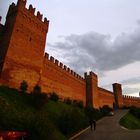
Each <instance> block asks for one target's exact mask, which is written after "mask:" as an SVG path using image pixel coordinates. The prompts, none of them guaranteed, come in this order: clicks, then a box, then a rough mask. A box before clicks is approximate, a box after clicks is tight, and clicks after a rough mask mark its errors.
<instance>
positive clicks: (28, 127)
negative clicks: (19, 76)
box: [0, 87, 71, 140]
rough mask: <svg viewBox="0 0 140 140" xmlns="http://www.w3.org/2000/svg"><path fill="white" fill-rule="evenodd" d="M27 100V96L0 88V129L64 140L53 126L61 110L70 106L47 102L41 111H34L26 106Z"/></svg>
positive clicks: (13, 90)
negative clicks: (39, 133)
mask: <svg viewBox="0 0 140 140" xmlns="http://www.w3.org/2000/svg"><path fill="white" fill-rule="evenodd" d="M28 100H29V97H28V95H21V94H20V93H18V92H17V91H16V90H15V89H7V88H4V87H0V129H1V130H18V131H19V130H21V131H29V132H30V133H31V132H32V131H33V133H34V132H36V133H37V132H41V133H43V134H41V135H44V136H45V135H47V134H49V135H50V136H49V139H54V140H66V137H65V136H64V135H63V134H62V133H61V132H60V131H59V130H58V128H57V127H56V125H55V124H56V122H57V118H58V117H59V115H60V114H61V113H62V111H63V109H69V108H71V106H69V105H67V104H64V103H61V102H58V103H55V102H53V101H49V102H48V103H46V104H45V106H44V107H43V108H42V109H41V110H39V111H36V110H35V109H34V108H33V107H32V106H30V105H29V104H28ZM47 127H48V128H47ZM36 128H37V130H36ZM45 129H47V131H46V130H45ZM43 131H45V132H43ZM50 133H51V134H50ZM33 135H34V134H33ZM32 137H33V136H32ZM34 137H35V136H34ZM36 139H37V138H36Z"/></svg>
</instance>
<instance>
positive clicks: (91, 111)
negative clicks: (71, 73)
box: [85, 106, 102, 120]
mask: <svg viewBox="0 0 140 140" xmlns="http://www.w3.org/2000/svg"><path fill="white" fill-rule="evenodd" d="M85 114H86V115H87V117H88V118H89V120H90V119H95V120H98V119H100V118H101V117H102V114H101V112H100V111H99V110H98V109H95V108H93V107H92V106H86V108H85Z"/></svg>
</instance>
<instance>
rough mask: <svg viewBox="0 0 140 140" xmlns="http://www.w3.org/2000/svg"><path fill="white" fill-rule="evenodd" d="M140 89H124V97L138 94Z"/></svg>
mask: <svg viewBox="0 0 140 140" xmlns="http://www.w3.org/2000/svg"><path fill="white" fill-rule="evenodd" d="M139 92H140V89H139V88H130V87H124V89H123V94H125V95H130V94H131V95H133V93H139Z"/></svg>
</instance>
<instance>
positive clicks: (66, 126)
mask: <svg viewBox="0 0 140 140" xmlns="http://www.w3.org/2000/svg"><path fill="white" fill-rule="evenodd" d="M58 122H59V124H58V126H59V129H60V131H61V132H62V133H63V134H64V135H66V136H67V137H69V136H71V135H72V134H73V133H75V132H78V131H80V130H81V129H82V128H85V127H86V126H88V121H87V118H86V116H85V115H84V113H83V112H82V111H81V110H80V109H78V108H72V109H70V110H64V111H63V113H62V114H61V115H60V117H59V120H58Z"/></svg>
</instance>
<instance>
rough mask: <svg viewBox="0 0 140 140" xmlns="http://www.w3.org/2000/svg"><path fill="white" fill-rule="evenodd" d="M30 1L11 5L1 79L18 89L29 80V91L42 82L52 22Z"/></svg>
mask: <svg viewBox="0 0 140 140" xmlns="http://www.w3.org/2000/svg"><path fill="white" fill-rule="evenodd" d="M26 2H27V1H26V0H18V2H17V4H16V5H15V4H14V3H12V4H11V5H10V7H9V10H8V13H7V16H6V23H5V25H4V26H5V27H4V32H3V42H2V49H1V54H2V56H1V62H2V64H3V65H2V69H1V79H2V83H3V84H4V83H6V84H8V85H10V86H12V87H16V88H18V87H19V85H20V83H21V81H23V80H26V81H27V83H28V84H29V85H30V87H29V90H31V89H32V87H33V86H34V85H35V84H38V82H39V79H40V74H41V68H42V64H43V58H44V57H43V56H44V50H45V43H46V35H47V32H48V26H49V21H48V20H47V19H46V18H44V21H42V15H41V14H40V12H39V11H38V12H37V15H35V14H34V13H35V8H33V6H32V5H30V6H29V8H28V9H27V8H26Z"/></svg>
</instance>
